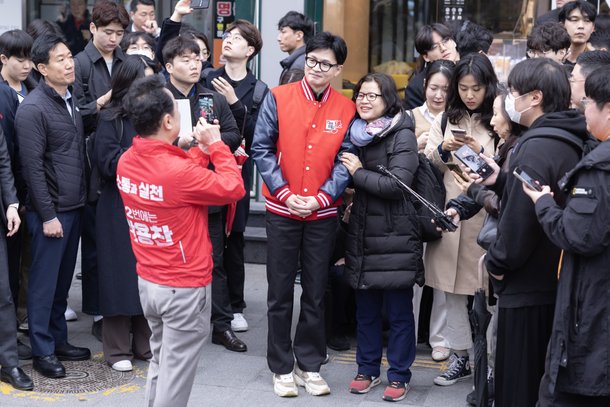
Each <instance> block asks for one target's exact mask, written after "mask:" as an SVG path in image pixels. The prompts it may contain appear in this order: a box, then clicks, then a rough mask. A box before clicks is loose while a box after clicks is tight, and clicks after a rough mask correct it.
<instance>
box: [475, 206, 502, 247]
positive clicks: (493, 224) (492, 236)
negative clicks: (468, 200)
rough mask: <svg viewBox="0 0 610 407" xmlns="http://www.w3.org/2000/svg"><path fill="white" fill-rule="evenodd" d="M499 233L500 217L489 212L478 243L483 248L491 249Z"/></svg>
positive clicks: (478, 237)
mask: <svg viewBox="0 0 610 407" xmlns="http://www.w3.org/2000/svg"><path fill="white" fill-rule="evenodd" d="M497 234H498V218H496V217H495V216H492V215H490V214H489V213H488V214H486V215H485V220H483V226H481V230H480V231H479V236H477V243H478V244H479V246H481V247H482V248H483V249H485V250H487V249H489V246H491V244H492V243H493V241H494V240H496V236H497Z"/></svg>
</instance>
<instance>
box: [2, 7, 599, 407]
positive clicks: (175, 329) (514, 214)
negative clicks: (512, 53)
mask: <svg viewBox="0 0 610 407" xmlns="http://www.w3.org/2000/svg"><path fill="white" fill-rule="evenodd" d="M119 3H120V2H119ZM119 3H117V2H115V1H111V0H98V1H96V2H95V5H94V6H93V8H92V10H91V12H90V11H89V9H88V8H87V2H86V0H71V1H70V8H69V10H65V12H64V13H62V14H61V16H60V17H59V19H58V21H57V22H56V23H55V22H49V21H44V20H35V21H33V22H32V23H31V24H30V25H29V26H28V28H27V29H26V30H12V31H8V32H5V33H3V34H2V35H0V62H1V63H2V67H1V70H0V76H1V78H0V79H1V81H2V82H3V83H2V84H0V93H1V94H2V96H1V97H0V124H1V126H2V132H1V133H0V197H1V198H2V199H0V213H1V214H2V215H1V216H2V219H1V220H2V222H0V236H2V237H1V238H0V240H1V241H0V269H1V270H2V271H1V272H0V278H1V280H0V291H1V292H0V366H1V369H0V379H1V380H2V381H5V382H8V383H10V384H11V385H12V386H13V387H15V388H17V389H21V390H32V389H33V382H32V380H31V378H30V377H29V376H28V375H27V374H26V373H25V372H24V371H23V370H22V369H21V368H20V367H19V363H18V360H19V359H22V360H24V359H33V362H32V363H33V368H34V370H36V371H37V372H38V373H39V374H41V375H43V376H46V377H51V378H61V377H65V376H66V369H65V367H64V365H63V364H62V361H79V360H86V359H89V358H90V357H91V353H90V351H89V349H87V348H83V347H78V346H74V345H72V344H71V343H70V342H69V341H68V329H67V323H66V321H69V320H72V319H76V318H77V314H76V313H75V312H74V310H72V309H71V308H70V307H69V305H68V302H69V299H68V291H69V289H70V286H71V283H72V279H73V274H74V269H75V265H76V259H77V252H78V250H79V249H78V248H79V244H80V254H81V262H82V263H81V274H80V275H78V276H77V278H81V279H82V290H83V295H82V311H83V312H84V313H85V314H88V315H91V316H93V323H92V327H91V331H92V334H93V335H94V336H96V337H97V338H98V339H99V340H100V341H101V342H102V346H103V353H104V359H105V361H106V362H107V363H108V365H109V366H110V367H111V368H112V369H115V370H117V371H130V370H132V369H133V366H132V361H133V359H134V358H136V359H141V360H147V361H149V362H150V363H149V371H148V380H147V389H146V404H147V405H150V406H153V405H154V406H166V405H186V403H187V401H188V398H189V395H190V390H191V387H192V383H193V379H194V375H195V371H196V369H195V368H196V365H197V361H198V360H199V356H200V354H201V349H202V344H203V342H204V341H205V340H206V338H207V336H208V335H210V336H211V340H212V343H214V344H218V345H221V346H224V347H225V348H226V349H228V350H230V351H235V352H245V351H247V349H248V347H247V344H246V343H245V342H244V341H243V340H242V339H240V338H239V337H238V336H237V335H236V332H237V333H239V332H243V331H246V330H248V328H249V326H248V322H247V320H246V317H245V315H244V310H245V309H246V303H245V301H244V282H245V264H244V247H245V239H244V232H245V228H246V223H247V218H248V213H249V205H250V195H249V193H247V192H246V191H250V189H251V188H252V184H253V178H254V177H255V176H256V174H255V171H254V164H255V163H256V168H257V170H258V173H260V176H261V178H262V180H263V182H264V185H263V195H264V196H265V198H266V203H265V208H266V218H265V222H266V233H267V239H268V243H267V261H266V270H267V282H268V292H267V306H268V310H267V316H268V321H267V322H268V336H267V338H268V341H267V361H268V366H269V369H270V370H271V372H272V373H273V376H272V382H273V388H274V392H275V393H276V394H277V395H278V396H281V397H294V396H297V395H298V387H299V386H301V387H304V388H305V390H306V391H307V392H308V393H310V394H312V395H325V394H329V393H330V387H329V385H328V383H327V382H326V381H325V379H324V378H323V377H322V376H321V375H320V369H321V366H322V365H323V364H324V363H326V362H327V361H328V354H327V347H328V348H331V349H334V350H347V349H349V348H350V346H351V342H352V341H351V340H350V337H351V336H352V335H355V339H356V341H355V343H356V346H357V351H356V354H357V365H358V369H357V372H356V376H355V377H354V379H353V380H352V381H351V383H350V384H349V386H348V389H349V391H350V392H351V393H354V394H363V393H368V392H369V391H371V389H373V388H374V387H375V386H377V385H379V384H380V383H381V381H382V380H381V377H380V376H381V360H382V354H383V348H384V347H387V350H386V357H387V361H388V364H389V368H388V369H387V382H388V383H387V386H386V388H385V390H384V391H383V395H382V398H383V399H384V400H387V401H399V400H402V399H404V398H405V397H406V396H407V394H408V391H409V388H410V387H409V382H410V380H411V375H412V372H411V365H412V364H413V362H414V360H415V353H416V345H417V342H425V343H427V344H429V345H430V348H431V354H430V357H431V358H432V359H433V360H434V361H438V362H441V361H445V360H448V363H447V369H446V370H444V371H443V372H442V373H441V374H439V375H438V377H436V378H435V379H434V383H435V384H436V385H439V386H450V385H453V384H454V383H456V382H458V381H462V380H467V379H471V378H472V377H473V376H474V374H473V370H475V371H476V370H477V369H481V368H480V366H478V365H476V366H473V365H472V363H471V362H472V361H471V359H470V356H469V355H472V354H473V346H475V347H476V345H475V344H474V343H473V336H474V335H473V334H474V333H475V332H474V331H475V330H473V325H472V322H471V317H472V316H471V315H470V316H469V313H471V312H472V311H471V309H472V296H473V295H474V294H475V292H476V291H477V290H478V289H481V288H483V289H485V291H486V293H487V299H488V310H489V312H490V313H491V314H492V319H491V323H490V324H489V328H487V332H486V336H487V358H486V362H487V363H486V365H488V368H487V371H484V372H476V373H479V374H483V375H484V376H485V377H486V380H485V383H486V385H485V386H484V388H481V386H480V384H479V382H477V383H478V384H477V388H475V389H474V391H473V392H472V393H471V394H469V395H468V400H467V401H468V402H469V403H471V404H473V405H485V404H487V405H492V404H493V403H495V405H496V406H499V407H503V406H519V407H521V406H535V405H540V406H584V405H586V406H607V405H609V404H610V377H609V376H608V372H609V369H610V356H609V355H610V342H609V341H608V339H607V330H608V318H609V317H608V315H610V312H609V311H610V310H609V306H608V305H609V304H610V300H608V298H610V297H609V294H610V277H609V276H608V273H607V270H606V269H605V260H606V259H607V257H608V256H610V252H609V251H608V242H607V240H608V236H610V233H609V232H608V224H610V223H609V222H607V221H606V217H607V213H608V209H607V205H608V202H610V200H609V198H610V195H609V192H608V187H607V185H608V182H607V177H608V176H607V171H608V168H610V166H609V163H610V151H606V150H608V149H610V147H608V146H607V145H606V144H607V143H606V140H607V139H608V137H610V82H609V81H608V78H610V52H608V50H609V49H610V27H608V25H609V23H608V21H609V19H610V17H609V16H607V15H597V10H596V8H595V7H594V6H593V5H592V4H591V3H588V2H587V1H584V0H576V1H565V2H560V1H558V2H557V3H558V7H557V9H555V10H552V11H550V12H549V13H547V14H545V15H544V16H541V17H540V18H539V19H538V21H537V22H536V24H535V25H534V27H533V29H532V30H531V32H530V33H529V35H528V38H527V52H526V55H523V59H524V60H523V61H521V62H519V63H517V64H516V65H515V66H514V68H513V69H512V70H511V72H510V73H509V76H508V81H507V83H499V81H498V78H497V76H496V72H495V70H494V67H493V65H492V62H490V59H489V58H488V57H487V55H486V54H487V52H488V51H489V49H490V46H491V44H492V41H493V35H492V33H491V32H490V31H489V30H487V29H486V28H484V27H482V26H480V25H477V24H475V23H474V22H472V21H466V22H463V23H462V24H441V23H435V24H432V25H424V26H422V27H421V28H420V29H419V30H418V33H417V36H416V37H415V44H414V45H415V48H416V50H417V52H418V54H419V60H418V67H417V69H416V71H415V73H414V74H413V75H412V77H411V79H410V80H409V83H408V86H407V88H406V91H405V94H404V95H399V94H398V92H397V90H396V85H395V83H394V81H393V80H392V78H391V77H390V76H388V75H386V74H382V73H369V74H366V75H364V76H363V77H362V78H361V79H360V80H359V81H358V82H357V83H356V84H355V86H354V89H353V98H352V100H350V99H348V98H346V97H345V96H343V95H342V94H341V92H339V91H337V90H335V89H333V88H332V87H331V86H330V83H331V81H332V80H333V79H334V78H336V77H337V76H339V75H340V74H341V72H342V69H343V64H344V62H345V60H346V58H347V56H348V47H347V44H346V43H345V41H344V40H343V39H342V38H341V37H339V36H336V35H334V34H332V33H329V32H318V33H315V30H314V24H313V22H312V21H311V20H310V19H309V18H308V17H306V16H304V15H303V14H301V13H298V12H294V11H291V12H289V13H288V14H286V15H285V16H284V17H283V18H282V19H281V20H280V21H279V22H278V37H277V41H278V44H279V47H280V49H281V50H282V51H283V52H286V53H288V57H287V58H286V59H284V60H283V61H281V62H280V63H281V66H282V68H283V71H282V74H281V77H280V81H279V82H280V86H277V87H272V88H270V87H268V86H267V84H265V83H264V82H262V81H260V80H259V79H257V78H256V76H255V75H254V74H253V73H252V72H251V70H250V68H249V63H250V61H252V59H253V58H255V57H256V56H257V54H258V53H259V52H260V50H261V48H262V46H263V41H262V38H261V34H260V31H259V30H258V28H257V27H256V26H255V25H253V24H252V23H251V22H248V21H246V20H241V19H237V20H235V21H234V22H232V23H231V24H230V25H228V26H227V28H226V30H225V32H224V34H223V37H222V49H221V55H222V58H221V59H222V62H223V64H222V66H220V67H214V66H213V65H212V63H211V62H210V56H211V48H210V43H209V41H208V38H207V37H206V36H205V35H204V34H203V33H202V32H201V31H199V30H197V29H196V28H194V27H192V26H190V25H188V24H186V23H184V22H183V19H184V18H185V17H186V16H188V15H189V14H191V13H192V12H193V8H192V7H191V6H192V4H191V0H180V1H178V2H177V3H176V5H175V8H174V11H173V13H172V15H171V16H170V17H169V18H165V19H164V20H163V21H162V22H161V24H158V23H157V21H156V14H155V3H154V0H132V1H131V4H130V8H129V11H128V10H126V9H125V7H123V5H122V4H119ZM181 116H186V117H185V118H183V119H182V120H181ZM189 118H190V120H188V119H189ZM185 119H186V120H185ZM185 122H188V123H189V126H187V127H188V128H184V127H185V125H184V123H185ZM425 168H431V171H433V172H435V173H436V175H437V177H438V179H437V180H436V181H435V182H436V183H437V184H438V185H435V186H436V187H438V189H439V190H443V191H444V195H445V200H444V202H442V204H443V205H444V207H443V208H441V209H442V210H444V211H445V215H446V216H447V218H448V219H450V220H451V221H452V222H453V223H454V225H456V226H457V230H456V231H454V232H445V233H443V234H442V237H441V235H440V234H439V235H436V236H435V237H433V238H430V237H428V236H427V235H425V234H424V233H423V228H424V226H422V218H421V213H422V212H421V208H420V205H421V203H419V202H418V201H417V200H415V199H414V198H413V196H411V195H410V193H409V192H408V191H405V190H404V189H403V187H402V186H401V184H400V183H398V182H396V180H395V179H394V178H393V177H392V176H390V175H388V174H387V173H386V172H385V171H389V172H390V173H391V175H393V176H395V177H397V178H398V179H399V180H400V181H401V182H402V183H403V184H405V185H406V186H412V187H413V188H416V186H417V185H418V180H421V179H423V176H424V175H423V171H424V170H425ZM514 172H516V173H518V175H519V177H520V178H518V177H517V176H514V175H513V173H514ZM524 177H525V178H527V177H529V178H531V179H532V186H529V187H528V186H526V184H522V182H521V181H520V179H521V178H524ZM424 221H426V222H428V221H429V219H428V218H427V219H424ZM4 236H7V237H6V238H5V237H4ZM5 270H6V271H5ZM484 270H486V273H485V278H481V277H482V273H483V272H484ZM296 279H298V281H299V282H300V284H301V288H302V294H301V297H300V311H299V312H300V314H299V317H298V323H297V326H296V330H295V331H294V335H293V334H292V332H293V331H292V314H293V308H294V304H293V299H294V284H295V280H296ZM484 329H485V328H484ZM18 330H19V331H22V332H27V334H28V336H29V346H28V345H27V344H26V341H24V340H23V339H24V337H23V336H22V334H21V333H19V334H18Z"/></svg>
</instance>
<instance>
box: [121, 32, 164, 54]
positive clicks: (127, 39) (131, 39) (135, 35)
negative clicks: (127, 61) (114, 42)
mask: <svg viewBox="0 0 610 407" xmlns="http://www.w3.org/2000/svg"><path fill="white" fill-rule="evenodd" d="M140 38H142V39H143V40H144V41H145V42H146V43H147V44H148V45H149V46H150V49H152V50H153V52H154V51H155V46H156V43H155V39H154V38H153V37H152V35H150V34H149V33H147V32H144V31H133V32H130V33H126V34H125V35H124V36H123V39H122V40H121V49H122V50H123V52H126V51H127V49H128V48H129V46H130V45H132V44H135V43H136V42H138V40H139V39H140Z"/></svg>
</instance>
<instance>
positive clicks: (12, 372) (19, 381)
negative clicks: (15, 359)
mask: <svg viewBox="0 0 610 407" xmlns="http://www.w3.org/2000/svg"><path fill="white" fill-rule="evenodd" d="M0 380H2V381H3V382H5V383H8V384H10V385H11V386H13V387H14V388H16V389H17V390H32V389H33V388H34V382H32V379H30V376H28V375H26V374H25V372H24V371H23V370H21V368H20V367H18V366H15V367H3V368H2V369H0Z"/></svg>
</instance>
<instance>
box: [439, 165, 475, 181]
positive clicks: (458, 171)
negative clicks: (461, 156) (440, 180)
mask: <svg viewBox="0 0 610 407" xmlns="http://www.w3.org/2000/svg"><path fill="white" fill-rule="evenodd" d="M445 165H446V166H447V168H449V171H451V172H454V173H456V174H457V175H459V176H460V178H462V179H463V180H464V181H466V182H470V177H469V176H468V175H467V174H466V173H464V171H463V170H462V167H460V166H459V165H458V164H456V163H452V162H448V163H445Z"/></svg>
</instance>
